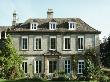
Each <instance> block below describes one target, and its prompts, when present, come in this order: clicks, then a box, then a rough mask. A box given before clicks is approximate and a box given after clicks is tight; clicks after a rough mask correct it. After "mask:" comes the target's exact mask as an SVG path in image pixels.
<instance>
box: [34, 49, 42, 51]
mask: <svg viewBox="0 0 110 82" xmlns="http://www.w3.org/2000/svg"><path fill="white" fill-rule="evenodd" d="M34 51H43V50H41V49H38V50H37V49H36V50H34Z"/></svg>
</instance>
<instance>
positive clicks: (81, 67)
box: [78, 60, 84, 74]
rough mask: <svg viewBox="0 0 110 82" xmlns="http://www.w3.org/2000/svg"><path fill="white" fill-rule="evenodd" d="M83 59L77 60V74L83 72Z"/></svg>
mask: <svg viewBox="0 0 110 82" xmlns="http://www.w3.org/2000/svg"><path fill="white" fill-rule="evenodd" d="M83 69H84V60H78V74H83Z"/></svg>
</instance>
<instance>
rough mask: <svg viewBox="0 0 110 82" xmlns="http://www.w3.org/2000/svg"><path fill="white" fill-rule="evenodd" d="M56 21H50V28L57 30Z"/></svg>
mask: <svg viewBox="0 0 110 82" xmlns="http://www.w3.org/2000/svg"><path fill="white" fill-rule="evenodd" d="M56 24H57V23H56V22H49V29H50V30H56Z"/></svg>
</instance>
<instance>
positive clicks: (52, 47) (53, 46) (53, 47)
mask: <svg viewBox="0 0 110 82" xmlns="http://www.w3.org/2000/svg"><path fill="white" fill-rule="evenodd" d="M55 40H56V38H51V45H50V48H51V49H55V46H56V44H55V43H56V42H55Z"/></svg>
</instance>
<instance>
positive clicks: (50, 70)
mask: <svg viewBox="0 0 110 82" xmlns="http://www.w3.org/2000/svg"><path fill="white" fill-rule="evenodd" d="M49 73H52V61H49Z"/></svg>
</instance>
